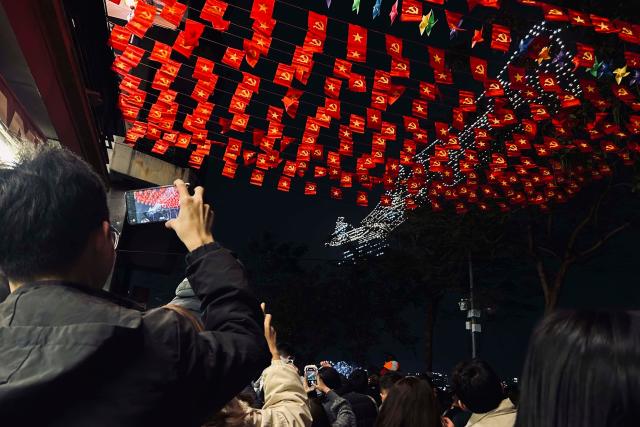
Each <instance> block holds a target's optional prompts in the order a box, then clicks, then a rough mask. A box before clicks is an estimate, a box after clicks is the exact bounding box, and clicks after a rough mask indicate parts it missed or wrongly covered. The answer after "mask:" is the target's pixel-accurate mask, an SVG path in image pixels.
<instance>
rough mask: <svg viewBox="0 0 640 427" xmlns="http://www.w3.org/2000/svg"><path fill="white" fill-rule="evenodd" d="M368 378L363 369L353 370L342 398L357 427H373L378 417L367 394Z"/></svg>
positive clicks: (374, 403) (376, 408)
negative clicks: (347, 403)
mask: <svg viewBox="0 0 640 427" xmlns="http://www.w3.org/2000/svg"><path fill="white" fill-rule="evenodd" d="M367 382H368V376H367V372H366V371H365V370H364V369H355V370H354V371H353V372H352V373H351V375H349V379H348V381H347V393H345V394H343V395H342V397H343V398H345V399H346V400H347V402H349V404H350V405H351V409H352V410H353V413H354V414H355V416H356V425H357V426H358V427H373V425H374V423H375V421H376V417H377V416H378V405H377V403H376V401H375V400H374V399H373V398H372V397H371V396H369V395H368V394H367Z"/></svg>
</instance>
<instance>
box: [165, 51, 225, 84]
mask: <svg viewBox="0 0 640 427" xmlns="http://www.w3.org/2000/svg"><path fill="white" fill-rule="evenodd" d="M156 44H157V42H156ZM213 68H214V63H213V61H211V60H209V59H206V58H202V57H198V60H197V61H196V66H195V68H194V69H193V74H192V75H193V78H195V79H202V80H210V79H211V78H212V77H213V76H212V73H213Z"/></svg>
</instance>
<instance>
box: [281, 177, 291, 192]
mask: <svg viewBox="0 0 640 427" xmlns="http://www.w3.org/2000/svg"><path fill="white" fill-rule="evenodd" d="M290 189H291V178H289V177H286V176H281V177H280V179H279V180H278V190H280V191H284V192H288V191H289V190H290Z"/></svg>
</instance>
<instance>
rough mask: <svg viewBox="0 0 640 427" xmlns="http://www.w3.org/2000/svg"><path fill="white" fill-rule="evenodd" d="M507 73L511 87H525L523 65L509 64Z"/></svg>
mask: <svg viewBox="0 0 640 427" xmlns="http://www.w3.org/2000/svg"><path fill="white" fill-rule="evenodd" d="M507 73H508V74H509V82H510V83H511V87H512V88H513V89H524V88H526V83H527V80H526V72H525V69H524V67H516V66H515V65H512V64H509V66H508V67H507Z"/></svg>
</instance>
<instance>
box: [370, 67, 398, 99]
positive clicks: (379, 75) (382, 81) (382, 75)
mask: <svg viewBox="0 0 640 427" xmlns="http://www.w3.org/2000/svg"><path fill="white" fill-rule="evenodd" d="M392 61H393V60H392ZM373 89H374V90H377V91H379V92H385V93H388V92H389V90H390V89H391V75H390V74H389V73H387V72H386V71H383V70H376V72H375V74H374V75H373Z"/></svg>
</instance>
